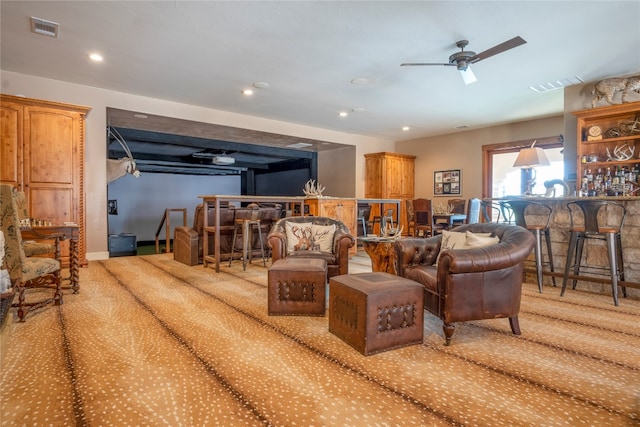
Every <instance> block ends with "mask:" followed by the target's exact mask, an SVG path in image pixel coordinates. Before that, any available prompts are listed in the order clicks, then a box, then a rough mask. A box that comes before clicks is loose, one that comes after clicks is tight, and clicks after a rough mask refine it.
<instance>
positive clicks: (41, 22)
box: [31, 16, 60, 37]
mask: <svg viewBox="0 0 640 427" xmlns="http://www.w3.org/2000/svg"><path fill="white" fill-rule="evenodd" d="M59 26H60V24H58V23H57V22H51V21H47V20H45V19H40V18H36V17H34V16H32V17H31V31H32V32H34V33H36V34H41V35H43V36H49V37H58V27H59Z"/></svg>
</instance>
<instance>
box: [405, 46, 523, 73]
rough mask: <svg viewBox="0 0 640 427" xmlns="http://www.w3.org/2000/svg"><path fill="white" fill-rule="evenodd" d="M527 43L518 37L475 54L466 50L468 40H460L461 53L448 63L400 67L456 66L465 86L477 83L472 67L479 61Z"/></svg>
mask: <svg viewBox="0 0 640 427" xmlns="http://www.w3.org/2000/svg"><path fill="white" fill-rule="evenodd" d="M525 43H526V41H525V40H524V39H523V38H522V37H520V36H516V37H514V38H512V39H511V40H507V41H506V42H502V43H500V44H498V45H495V46H494V47H492V48H489V49H487V50H485V51H483V52H480V53H475V52H472V51H470V50H464V48H465V47H467V45H468V44H469V41H468V40H460V41H459V42H457V43H456V46H458V47H459V48H460V52H456V53H454V54H453V55H451V56H450V57H449V62H448V63H429V62H427V63H421V62H405V63H403V64H400V66H403V67H404V66H415V65H444V66H455V67H456V68H457V69H458V71H460V75H461V76H462V80H464V83H465V84H467V85H468V84H471V83H474V82H476V81H477V79H476V76H475V75H474V74H473V71H471V68H470V65H471V64H475V63H476V62H478V61H482V60H483V59H487V58H489V57H491V56H494V55H497V54H499V53H502V52H504V51H506V50H509V49H513V48H514V47H518V46H520V45H523V44H525Z"/></svg>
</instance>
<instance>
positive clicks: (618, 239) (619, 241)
mask: <svg viewBox="0 0 640 427" xmlns="http://www.w3.org/2000/svg"><path fill="white" fill-rule="evenodd" d="M616 243H617V249H618V251H617V255H618V268H619V269H620V280H622V281H623V282H624V260H623V257H622V238H621V237H620V233H616ZM622 296H623V297H625V298H626V297H627V288H626V287H625V286H623V287H622Z"/></svg>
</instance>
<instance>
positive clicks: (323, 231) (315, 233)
mask: <svg viewBox="0 0 640 427" xmlns="http://www.w3.org/2000/svg"><path fill="white" fill-rule="evenodd" d="M334 234H336V226H335V224H331V225H316V224H313V225H312V226H311V242H312V246H311V247H312V248H313V250H314V251H322V252H333V235H334Z"/></svg>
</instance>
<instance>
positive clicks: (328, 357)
mask: <svg viewBox="0 0 640 427" xmlns="http://www.w3.org/2000/svg"><path fill="white" fill-rule="evenodd" d="M145 261H146V262H148V263H149V264H151V265H153V266H154V267H156V268H157V269H158V270H160V271H162V272H164V273H165V274H167V275H169V276H172V277H174V278H176V279H178V280H181V281H182V282H183V283H184V284H185V285H187V286H193V287H194V288H196V289H198V290H199V291H200V292H202V293H203V294H204V295H207V296H208V297H210V298H212V299H214V300H216V301H218V302H220V303H222V304H225V305H226V306H227V307H229V308H231V309H233V310H234V311H236V312H238V313H240V314H242V315H243V316H245V317H246V318H247V319H250V320H252V321H254V322H255V323H257V324H259V325H261V326H264V327H267V328H270V329H271V330H273V331H275V332H277V333H279V334H280V335H282V336H283V337H286V338H288V339H289V340H291V341H292V342H294V343H296V344H298V345H300V346H302V347H304V348H306V349H307V350H309V351H310V352H312V353H314V354H315V355H317V356H319V357H322V358H323V359H325V360H327V361H329V362H331V363H333V364H334V365H336V366H338V367H340V368H342V369H346V370H348V371H350V372H353V373H354V374H356V375H358V376H360V377H361V378H363V379H365V380H367V381H369V382H371V383H372V384H375V385H376V386H378V387H380V388H382V389H384V390H386V391H388V392H390V393H392V394H394V395H396V396H398V397H400V398H402V399H403V400H405V401H406V402H408V403H410V404H412V405H414V406H416V407H417V408H418V409H420V410H422V411H425V412H428V413H430V414H433V415H435V416H437V417H438V418H440V419H441V420H443V421H446V422H448V423H449V424H451V425H459V424H458V422H457V421H456V420H455V419H453V418H451V417H450V416H448V415H447V414H445V413H443V412H440V411H438V410H436V409H435V408H432V407H429V406H427V405H425V404H423V403H421V402H420V401H419V399H418V398H416V397H415V396H410V395H408V394H406V393H404V392H402V391H400V390H397V389H394V388H392V387H390V386H388V385H386V384H383V383H381V382H380V381H379V380H378V379H377V378H375V377H372V376H370V375H369V374H367V373H366V372H363V371H361V370H359V369H357V368H356V367H354V366H351V365H349V364H348V363H346V362H345V361H343V360H340V359H337V358H335V357H333V356H332V355H330V354H328V353H326V352H324V351H322V350H321V349H319V348H318V347H315V346H313V345H312V344H311V343H308V342H305V341H304V340H302V339H300V338H298V337H296V336H295V335H292V334H290V333H288V332H286V331H284V330H282V329H280V328H278V327H277V326H275V325H273V324H270V323H268V322H265V321H263V320H262V319H260V318H258V317H256V316H254V315H253V314H251V313H249V312H247V311H245V310H242V309H240V308H238V307H236V306H234V305H232V304H229V303H228V302H226V301H224V300H223V299H221V298H219V297H218V296H216V295H214V294H211V293H209V292H207V291H205V290H203V289H201V288H199V287H198V286H197V285H192V284H190V283H189V282H187V281H185V280H184V279H183V278H182V277H180V276H178V275H175V274H174V273H172V272H170V271H168V270H166V269H164V268H162V267H161V266H160V265H157V264H155V263H153V262H150V261H149V260H145ZM217 274H219V273H217ZM230 275H232V276H236V277H237V276H239V275H234V274H230ZM250 283H252V284H255V285H258V286H261V284H258V283H255V282H250ZM123 286H124V284H123ZM261 287H264V286H261ZM128 291H129V292H130V290H128ZM136 300H138V298H136ZM150 312H151V311H150ZM151 313H152V312H151ZM152 315H153V313H152ZM154 316H155V315H154ZM159 321H160V322H161V320H160V319H159ZM180 342H181V343H182V344H183V345H185V343H184V341H183V340H182V339H181V340H180Z"/></svg>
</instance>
